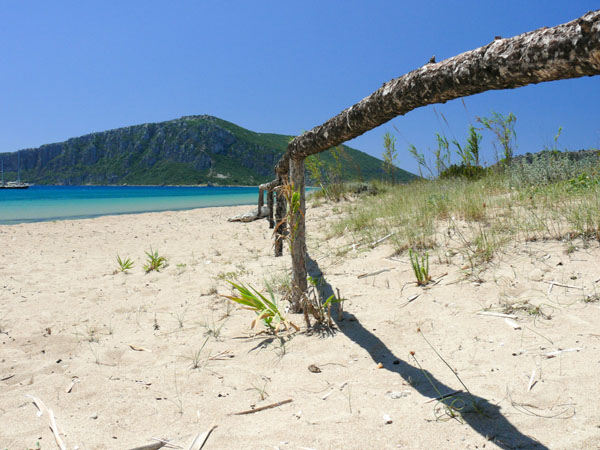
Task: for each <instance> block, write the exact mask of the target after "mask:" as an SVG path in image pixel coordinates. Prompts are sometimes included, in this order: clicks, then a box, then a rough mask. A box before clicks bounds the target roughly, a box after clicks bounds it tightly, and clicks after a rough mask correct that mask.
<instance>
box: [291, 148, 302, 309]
mask: <svg viewBox="0 0 600 450" xmlns="http://www.w3.org/2000/svg"><path fill="white" fill-rule="evenodd" d="M290 183H291V187H292V188H293V190H294V191H296V192H298V193H299V194H300V205H299V206H300V207H299V208H298V209H297V210H296V211H295V212H293V211H292V213H293V216H292V217H291V218H290V223H289V228H290V229H289V230H288V233H289V239H290V241H291V242H290V246H291V253H292V305H291V310H292V312H300V311H301V310H302V297H303V295H304V293H305V292H306V289H307V283H306V221H305V220H304V212H305V210H306V201H305V197H306V196H305V191H306V188H305V186H304V158H297V159H290ZM289 207H290V206H289V205H288V208H289ZM289 215H290V214H289V213H288V217H289Z"/></svg>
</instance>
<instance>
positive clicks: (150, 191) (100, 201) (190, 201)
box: [0, 186, 258, 224]
mask: <svg viewBox="0 0 600 450" xmlns="http://www.w3.org/2000/svg"><path fill="white" fill-rule="evenodd" d="M257 197H258V188H256V187H212V186H211V187H206V186H203V187H178V186H31V187H30V188H29V189H14V190H13V189H0V224H16V223H23V222H41V221H48V220H62V219H82V218H89V217H97V216H105V215H112V214H132V213H142V212H152V211H174V210H181V209H193V208H203V207H209V206H233V205H250V204H254V203H256V201H257Z"/></svg>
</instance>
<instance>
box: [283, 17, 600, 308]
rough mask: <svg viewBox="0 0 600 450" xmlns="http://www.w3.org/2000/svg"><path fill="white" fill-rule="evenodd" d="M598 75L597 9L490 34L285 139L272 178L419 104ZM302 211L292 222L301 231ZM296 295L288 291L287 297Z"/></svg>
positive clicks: (300, 273) (298, 271)
mask: <svg viewBox="0 0 600 450" xmlns="http://www.w3.org/2000/svg"><path fill="white" fill-rule="evenodd" d="M599 74H600V10H598V11H591V12H589V13H587V14H585V15H583V16H582V17H580V18H579V19H576V20H573V21H571V22H568V23H565V24H562V25H558V26H555V27H552V28H545V27H544V28H540V29H538V30H536V31H531V32H529V33H524V34H521V35H518V36H515V37H512V38H509V39H502V38H496V39H495V40H494V41H493V42H491V43H489V44H487V45H485V46H483V47H480V48H478V49H475V50H471V51H468V52H465V53H462V54H460V55H458V56H454V57H452V58H449V59H446V60H444V61H441V62H439V63H429V64H426V65H424V66H423V67H421V68H419V69H417V70H414V71H412V72H410V73H408V74H406V75H404V76H402V77H400V78H396V79H394V80H391V81H389V82H387V83H384V84H383V86H382V87H381V88H379V89H378V90H377V91H375V92H374V93H372V94H371V95H370V96H368V97H366V98H364V99H363V100H361V101H360V102H358V103H357V104H355V105H353V106H351V107H350V108H348V109H346V110H344V111H342V112H341V113H340V114H338V115H337V116H335V117H333V118H331V119H329V120H328V121H327V122H325V123H324V124H322V125H319V126H317V127H315V128H313V129H312V130H309V131H307V132H305V133H304V134H302V135H301V136H298V137H296V138H295V139H293V140H292V141H291V142H290V143H289V145H288V147H287V151H286V153H285V154H284V155H283V156H282V158H281V159H280V160H279V162H278V163H277V165H276V166H275V172H276V173H277V177H278V179H280V180H282V179H286V178H287V176H288V174H289V172H290V166H291V167H293V168H295V167H297V166H298V164H299V163H298V162H299V161H303V159H304V158H306V157H307V156H310V155H312V154H315V153H319V152H322V151H325V150H327V149H330V148H332V147H335V146H336V145H339V144H341V143H343V142H345V141H347V140H350V139H353V138H355V137H357V136H360V135H361V134H363V133H365V132H367V131H369V130H372V129H373V128H376V127H378V126H380V125H382V124H384V123H385V122H388V121H389V120H391V119H393V118H394V117H397V116H400V115H404V114H406V113H408V112H410V111H412V110H413V109H416V108H419V107H421V106H426V105H431V104H435V103H445V102H447V101H448V100H453V99H456V98H460V97H466V96H469V95H473V94H478V93H480V92H485V91H489V90H499V89H513V88H518V87H521V86H525V85H528V84H536V83H541V82H545V81H555V80H561V79H568V78H578V77H583V76H593V75H599ZM303 193H304V191H303ZM278 198H279V197H278ZM278 204H279V201H278ZM278 207H279V205H278ZM302 213H303V214H304V209H303V210H302ZM303 214H302V215H300V217H299V220H300V222H301V224H300V226H302V227H303V230H304V226H305V225H304V215H303ZM297 241H298V242H296V243H295V244H296V245H297V246H298V248H304V246H305V243H304V234H303V235H302V237H301V238H300V237H299V238H298V239H297ZM280 254H281V253H280ZM304 256H305V255H303V258H302V259H304ZM293 267H294V275H293V279H294V280H298V281H297V284H294V285H293V286H292V287H293V289H298V290H302V289H306V288H305V286H306V280H304V283H301V282H300V278H302V277H304V278H305V277H306V268H305V267H301V263H300V261H299V260H298V262H297V263H293ZM301 294H302V292H296V293H294V296H296V297H298V296H299V295H301Z"/></svg>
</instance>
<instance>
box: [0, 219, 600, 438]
mask: <svg viewBox="0 0 600 450" xmlns="http://www.w3.org/2000/svg"><path fill="white" fill-rule="evenodd" d="M246 209H248V207H234V208H210V209H199V210H193V211H181V212H165V213H151V214H141V215H125V216H113V217H102V218H96V219H89V220H78V221H59V222H49V223H36V224H22V225H13V226H0V289H1V291H0V329H1V331H2V334H0V346H1V347H0V380H2V381H0V394H1V395H0V399H1V402H0V448H2V449H4V448H6V449H23V448H37V447H36V443H38V442H39V444H40V446H41V448H44V449H52V448H58V447H57V445H56V443H55V441H54V438H53V436H52V433H51V431H50V429H49V426H48V424H49V418H48V415H47V414H42V415H41V416H38V415H37V414H36V412H37V409H36V408H35V406H34V405H33V403H32V402H31V399H30V398H28V397H26V395H27V394H31V395H34V396H36V397H38V398H39V399H41V400H42V401H43V402H44V403H45V405H46V406H47V407H48V408H49V409H52V410H53V412H54V414H55V416H56V422H57V424H58V428H59V430H60V432H61V434H60V436H61V438H62V439H63V440H64V441H65V443H66V444H67V448H69V449H73V448H75V446H78V447H79V448H80V449H126V448H133V447H136V446H141V445H144V444H149V443H152V442H153V441H152V440H151V438H152V437H157V438H169V439H173V440H174V442H176V443H178V444H179V445H182V446H184V445H185V444H186V442H189V440H190V439H191V438H192V437H193V436H194V435H196V434H197V433H202V432H203V431H206V430H207V429H209V428H210V426H211V425H212V424H215V425H218V428H216V429H215V430H214V432H213V433H212V435H211V436H210V437H209V439H208V441H207V443H206V445H205V447H204V448H206V449H209V448H210V449H229V448H231V449H246V448H248V449H259V448H265V449H273V448H280V449H300V448H313V449H337V448H346V449H371V448H378V449H379V448H409V449H419V448H428V449H433V448H457V449H458V448H460V449H463V448H471V449H474V448H484V447H485V448H486V449H489V448H514V447H519V446H520V447H521V448H536V447H535V442H536V441H539V443H540V444H539V448H544V446H546V447H548V448H557V449H567V448H578V449H584V448H599V447H600V408H599V407H598V404H599V403H598V402H599V400H598V396H599V393H600V384H599V383H598V377H599V375H600V349H599V346H600V327H599V325H598V324H599V323H600V307H599V305H600V303H584V302H583V301H582V299H583V298H584V295H587V294H594V293H595V292H596V290H598V289H600V285H599V284H600V283H599V282H598V281H597V280H599V279H600V265H599V264H598V262H599V261H600V250H599V248H598V244H597V243H593V244H591V247H590V248H586V249H578V250H577V251H575V252H574V253H571V254H569V255H567V254H566V253H565V251H564V250H565V245H564V244H561V243H556V242H536V243H528V244H518V245H516V244H515V245H514V246H512V247H510V248H508V249H506V251H505V252H504V253H503V254H501V255H499V256H498V257H496V258H495V260H494V261H493V262H492V264H491V265H490V266H489V269H488V270H487V271H485V272H484V273H483V274H482V278H483V280H485V282H483V283H474V282H472V281H469V280H465V278H464V274H463V272H462V271H461V270H460V267H461V266H462V265H463V262H462V261H461V259H460V256H459V255H458V256H455V257H454V258H453V259H452V261H451V264H450V265H447V264H442V263H440V262H439V261H438V260H437V258H436V257H433V256H432V258H431V273H432V274H433V275H434V277H435V276H436V275H441V274H443V273H446V272H448V275H446V276H445V277H443V278H442V279H441V281H440V282H439V283H438V284H437V285H435V286H433V287H431V288H429V289H423V288H420V287H417V286H415V285H414V284H407V283H409V282H410V281H412V280H413V275H412V272H411V268H410V265H409V264H408V260H407V257H401V258H399V259H400V261H396V260H390V259H387V257H389V256H390V255H391V254H392V249H391V247H390V246H389V244H387V243H383V244H381V245H380V246H378V247H377V248H375V249H373V250H369V249H366V248H364V247H362V248H359V250H358V251H356V252H352V251H351V252H350V253H348V254H347V255H346V256H343V257H340V256H335V255H336V253H337V250H338V249H339V248H340V247H341V246H342V245H343V244H344V243H347V241H344V239H342V238H340V239H333V240H329V241H326V240H324V239H323V236H322V235H323V231H324V230H323V228H324V227H323V224H322V223H317V218H321V219H322V218H325V217H327V218H331V215H332V212H331V209H330V208H327V207H321V208H317V209H312V210H309V218H308V230H309V238H310V240H309V245H308V247H309V251H310V253H311V255H312V257H313V258H314V259H315V260H316V261H317V263H318V265H319V267H320V270H322V271H323V273H324V274H325V278H326V279H327V282H328V283H330V285H331V287H332V288H334V289H335V288H339V289H340V291H341V294H342V296H343V297H345V298H347V299H348V301H347V302H346V304H345V310H346V312H347V314H346V320H344V321H343V322H341V324H340V330H338V331H337V332H336V333H335V335H334V336H321V337H319V336H316V335H312V336H307V335H305V334H297V335H295V336H294V337H292V338H289V337H285V335H282V336H281V337H280V338H272V337H269V336H264V335H262V336H256V337H251V333H250V330H249V325H250V321H251V320H252V318H253V313H251V312H250V311H246V310H242V309H239V308H227V302H226V300H224V299H223V298H222V297H220V296H219V295H217V294H215V293H214V292H215V290H217V291H218V293H220V294H226V293H229V292H231V290H230V289H229V288H228V286H227V284H226V283H225V282H224V281H223V280H222V279H220V278H219V274H226V273H235V274H237V275H238V276H239V278H240V280H242V281H244V282H246V283H249V284H252V285H253V286H256V287H257V288H260V289H264V280H265V279H267V280H271V279H272V278H273V277H277V276H281V274H284V273H285V271H286V269H287V268H288V266H289V263H290V261H289V255H287V254H286V255H284V257H283V258H277V259H276V258H273V257H272V256H271V255H272V249H271V230H269V229H268V227H267V224H266V222H264V221H260V222H254V223H250V224H241V223H228V222H227V221H226V218H227V217H230V216H232V215H234V214H237V213H240V212H244V211H245V210H246ZM315 230H321V234H322V235H321V237H319V235H318V233H315ZM317 239H319V240H317ZM346 239H347V238H346ZM151 245H152V247H153V248H155V249H158V251H159V253H160V254H161V255H164V256H165V257H166V258H167V259H168V262H169V266H168V267H167V268H166V269H165V270H163V271H161V272H160V273H156V272H153V273H150V274H147V275H146V274H144V272H143V270H142V266H143V263H144V259H145V255H144V251H145V250H148V249H149V248H150V246H151ZM117 253H118V254H120V255H121V256H122V257H126V256H131V257H132V258H133V259H134V261H135V267H134V268H133V269H132V270H131V271H130V273H129V274H123V273H117V274H114V273H113V271H114V270H115V269H116V268H117V264H116V262H115V256H116V255H117ZM182 264H185V266H181V265H182ZM178 265H180V266H179V267H178ZM380 269H390V270H389V271H385V272H382V273H380V274H378V275H375V276H371V277H365V278H361V279H358V278H357V276H358V275H360V274H363V273H369V272H374V271H377V270H380ZM230 276H231V275H230ZM221 278H222V277H221ZM551 280H554V281H558V282H561V283H564V284H569V285H574V286H579V287H583V288H584V290H580V289H572V288H564V287H559V286H555V287H553V289H552V291H551V292H550V293H549V287H550V285H549V284H548V283H546V282H545V281H551ZM415 294H419V297H418V298H416V299H415V300H413V301H412V302H410V303H408V304H406V306H404V307H400V306H401V305H403V304H405V303H406V302H407V300H408V299H409V298H411V297H413V296H414V295H415ZM522 301H529V302H530V303H531V304H533V305H539V306H540V307H541V311H542V312H543V313H544V314H546V315H549V316H551V319H550V320H548V319H545V318H544V317H541V316H539V315H538V316H534V315H528V314H527V313H525V312H519V313H517V318H516V319H514V322H516V323H517V324H518V325H519V327H520V329H514V328H513V326H511V325H510V324H509V323H506V322H505V319H504V318H502V317H492V316H481V315H477V314H476V313H477V311H480V310H482V309H483V308H486V307H492V308H493V309H495V310H499V309H500V305H501V304H502V303H506V302H508V303H514V302H522ZM230 306H231V305H230ZM229 309H231V314H230V316H229V317H225V314H226V312H227V311H228V310H229ZM292 319H293V320H294V321H295V322H296V323H297V324H298V325H302V326H303V319H302V316H294V317H293V318H292ZM180 322H181V324H180ZM155 323H156V324H158V327H157V328H158V329H155ZM180 325H181V326H180ZM513 325H514V324H513ZM418 328H420V330H421V331H422V333H423V335H424V336H425V337H426V338H427V339H428V340H429V342H430V343H431V344H432V345H433V346H434V347H435V349H436V350H437V351H438V352H439V353H440V355H442V356H443V358H444V359H445V360H446V361H447V362H448V364H449V365H450V366H451V367H452V368H453V369H454V370H456V371H457V373H458V375H459V376H460V378H461V379H462V381H463V382H464V383H465V384H466V386H467V387H468V388H469V390H470V391H471V393H472V394H473V395H474V396H475V397H476V399H477V400H478V401H479V404H480V407H481V408H482V410H483V413H481V414H477V413H467V414H465V415H464V419H460V417H457V418H456V419H451V418H449V417H448V416H447V415H444V414H443V413H444V411H443V408H441V405H440V404H438V403H436V402H435V401H434V402H429V403H427V401H428V400H430V399H431V398H433V397H435V396H436V395H437V393H436V392H435V390H434V389H433V388H432V387H431V384H430V383H429V381H428V380H427V378H425V376H424V374H423V372H422V371H420V370H419V369H418V366H417V364H416V362H415V360H414V359H413V357H412V356H411V355H410V353H409V352H411V351H414V352H415V355H414V357H415V358H416V360H417V361H418V363H419V364H420V365H421V366H422V367H423V368H424V369H425V370H426V374H427V375H428V376H429V378H430V379H431V380H432V381H433V382H434V383H435V384H436V386H437V389H439V390H440V391H441V393H442V394H446V393H447V392H448V391H453V390H458V389H463V388H462V386H461V384H460V382H459V380H458V379H457V378H456V377H455V376H454V374H453V373H452V372H451V371H450V369H449V368H448V367H446V365H445V364H444V363H443V362H442V361H441V360H440V358H439V357H438V356H436V354H435V353H434V351H433V350H432V348H431V347H430V346H429V345H428V344H427V343H426V342H425V340H424V339H423V336H421V334H420V333H419V332H417V329H418ZM211 330H212V331H213V334H215V332H216V333H217V334H218V336H216V337H215V336H210V335H208V337H209V339H208V341H207V342H206V345H205V346H204V348H203V350H202V352H200V354H199V358H198V359H199V361H198V362H199V364H200V365H201V367H200V368H197V369H192V368H191V365H192V360H193V359H194V356H193V355H194V353H196V352H198V351H199V350H200V348H201V347H202V345H203V343H204V342H205V340H206V336H207V333H208V332H210V331H211ZM303 330H304V327H303ZM96 341H97V342H96ZM131 345H133V346H136V347H141V348H143V349H146V350H147V351H135V350H133V349H132V348H131V347H130V346H131ZM574 348H575V349H579V350H575V351H570V352H563V353H559V354H557V356H555V357H553V358H546V357H545V356H544V355H545V354H546V353H549V352H553V351H556V350H560V349H574ZM220 352H226V353H224V355H225V357H224V358H223V359H218V360H208V357H209V356H214V355H216V354H219V353H220ZM378 363H381V364H382V366H383V367H382V368H378ZM311 364H314V365H316V366H318V367H319V368H320V369H321V373H312V372H310V371H309V370H308V366H309V365H311ZM534 370H535V375H534V383H535V384H533V386H532V387H531V390H528V387H529V385H530V379H531V375H532V372H533V371H534ZM72 380H76V381H77V382H76V384H75V385H74V386H73V388H72V390H71V392H70V393H67V392H66V388H68V387H69V386H70V385H71V384H72ZM390 392H392V393H394V394H389V393H390ZM390 397H399V398H390ZM463 398H465V397H463ZM467 398H468V397H467ZM286 399H293V402H291V403H288V404H285V405H282V406H279V407H277V408H273V409H269V410H264V411H260V412H256V413H254V414H249V415H242V416H236V415H232V413H236V412H240V411H244V410H247V409H250V408H251V407H253V406H254V407H260V406H263V405H267V404H270V403H274V402H278V401H282V400H286ZM456 405H457V406H458V403H456ZM467 409H471V408H470V406H467ZM384 415H388V416H389V417H390V418H391V420H392V423H391V424H386V423H385V421H384Z"/></svg>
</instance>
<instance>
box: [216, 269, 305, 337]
mask: <svg viewBox="0 0 600 450" xmlns="http://www.w3.org/2000/svg"><path fill="white" fill-rule="evenodd" d="M227 281H228V282H229V284H231V286H232V287H233V288H234V289H235V290H237V291H238V294H237V295H224V296H223V297H225V298H227V299H229V300H231V301H233V302H235V303H238V304H240V305H242V307H243V308H244V309H249V310H251V311H254V312H255V313H256V315H257V317H256V318H255V319H254V320H253V321H252V323H251V328H252V329H254V328H255V327H256V325H257V323H258V321H262V322H263V323H264V324H265V325H266V326H267V328H268V329H269V331H271V332H273V333H275V334H276V333H277V332H278V331H279V330H280V329H281V328H282V327H283V328H285V329H286V330H288V331H289V329H290V327H291V328H293V329H295V330H296V331H299V330H300V329H299V328H298V326H297V325H295V324H294V323H293V322H291V321H290V320H288V319H287V318H286V317H285V316H284V315H283V314H282V312H281V310H280V308H279V305H278V304H277V300H276V299H275V295H274V294H273V291H270V292H269V294H270V296H271V299H270V300H269V299H267V298H266V297H265V296H264V295H262V294H261V293H260V292H259V291H257V290H256V289H254V288H252V287H251V288H250V289H249V288H247V287H246V286H244V285H243V284H236V283H234V282H232V281H230V280H227ZM251 289H252V290H251Z"/></svg>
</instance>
